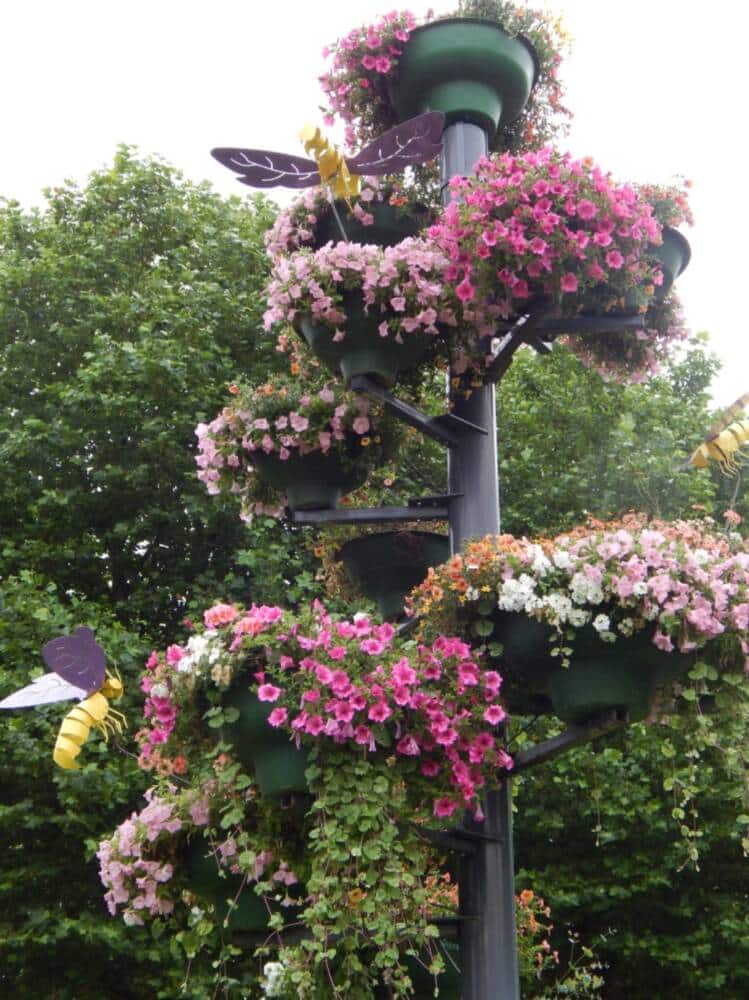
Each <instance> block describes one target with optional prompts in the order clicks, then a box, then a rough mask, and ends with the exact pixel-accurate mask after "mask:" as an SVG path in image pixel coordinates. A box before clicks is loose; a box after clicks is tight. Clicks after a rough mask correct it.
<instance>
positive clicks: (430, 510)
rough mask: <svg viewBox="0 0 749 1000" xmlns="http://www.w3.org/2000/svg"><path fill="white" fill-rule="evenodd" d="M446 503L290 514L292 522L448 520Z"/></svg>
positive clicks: (370, 522)
mask: <svg viewBox="0 0 749 1000" xmlns="http://www.w3.org/2000/svg"><path fill="white" fill-rule="evenodd" d="M448 517H449V511H448V508H447V505H446V504H432V505H425V506H423V507H352V508H350V509H349V510H347V509H346V508H345V507H344V508H342V509H341V510H338V509H335V510H295V511H293V512H291V513H290V514H289V520H290V521H291V523H292V524H380V523H388V522H391V521H446V520H447V519H448Z"/></svg>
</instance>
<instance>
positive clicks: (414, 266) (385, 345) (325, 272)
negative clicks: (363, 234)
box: [264, 239, 458, 385]
mask: <svg viewBox="0 0 749 1000" xmlns="http://www.w3.org/2000/svg"><path fill="white" fill-rule="evenodd" d="M446 265H447V260H446V259H445V257H444V255H443V254H442V253H440V252H439V251H438V250H436V249H435V247H434V245H433V244H432V242H431V241H428V240H421V239H407V240H404V241H403V242H402V243H399V244H398V245H397V246H394V247H386V248H382V247H375V246H368V245H360V244H356V243H337V244H333V245H328V246H325V247H323V248H322V249H320V250H318V251H317V252H316V253H314V254H313V253H310V252H309V251H304V250H302V251H299V252H298V253H295V254H292V255H291V256H290V257H288V258H279V259H277V260H276V261H275V263H274V269H273V273H272V277H271V281H270V284H269V286H268V289H267V296H268V303H269V308H268V310H267V311H266V313H265V317H264V319H265V327H266V329H267V330H270V329H271V328H272V327H273V326H274V324H276V323H292V324H293V325H294V326H295V327H296V329H297V330H298V331H299V332H300V333H301V335H302V336H303V337H304V339H305V340H306V341H307V343H308V345H309V346H310V348H311V350H312V351H313V353H314V354H315V355H316V356H317V357H318V358H319V359H320V360H321V361H322V362H323V363H324V364H325V365H326V366H327V367H329V368H330V369H331V370H332V371H335V372H337V373H340V374H341V375H342V376H343V378H344V379H345V380H349V379H350V378H352V377H353V376H354V375H370V376H372V377H373V378H375V379H377V380H378V381H379V382H381V383H383V384H384V385H391V384H392V383H393V382H394V381H395V380H396V379H397V377H398V375H399V374H400V373H401V372H407V371H410V370H412V369H413V368H415V367H417V366H418V365H419V364H420V363H421V362H422V361H424V360H425V359H426V358H431V357H433V356H434V354H435V353H436V352H437V350H438V349H439V348H440V346H441V341H442V338H443V335H444V333H445V329H446V327H447V326H457V322H458V320H457V317H456V307H457V305H458V302H457V299H456V298H455V296H454V294H453V293H452V291H451V290H450V289H449V287H446V286H445V284H444V282H443V279H442V274H443V271H444V269H445V267H446Z"/></svg>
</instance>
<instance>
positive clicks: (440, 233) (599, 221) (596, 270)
mask: <svg viewBox="0 0 749 1000" xmlns="http://www.w3.org/2000/svg"><path fill="white" fill-rule="evenodd" d="M451 188H452V190H453V193H454V195H455V198H456V200H455V201H453V202H451V204H449V205H448V206H447V207H446V208H445V210H444V212H443V213H442V215H441V217H440V219H439V220H438V221H437V222H436V223H435V225H433V226H432V227H431V228H430V230H429V233H430V235H431V236H432V238H433V239H434V240H435V242H436V243H437V245H438V246H439V248H440V249H441V250H442V251H443V252H444V253H445V254H446V255H447V256H448V257H449V259H450V266H449V268H448V270H447V271H446V272H445V279H446V280H447V281H449V282H451V283H452V284H453V286H454V290H455V294H456V295H457V297H458V298H459V299H460V300H461V302H462V303H463V304H464V309H467V308H469V307H470V308H472V309H473V310H474V312H475V317H476V320H477V326H481V325H490V323H491V320H492V319H493V320H494V321H495V322H496V321H497V320H500V321H504V322H515V321H517V319H518V318H519V317H521V316H522V315H524V314H525V313H527V312H528V311H529V310H531V311H532V310H534V309H543V310H544V311H545V312H546V313H547V314H550V315H551V316H553V317H554V318H555V320H556V321H557V322H559V321H560V320H562V319H568V318H569V320H570V330H569V332H570V333H574V332H575V323H574V320H575V319H576V318H578V317H579V316H580V315H584V316H586V317H587V316H591V315H593V316H595V315H611V314H621V313H623V312H624V313H627V314H638V313H641V314H643V329H642V330H626V331H624V333H623V334H622V335H621V337H620V340H619V341H617V342H616V344H615V345H614V347H615V349H612V345H611V344H610V343H608V342H607V341H606V338H602V337H600V336H599V335H598V334H597V333H596V332H595V331H591V333H592V336H590V338H589V344H588V354H589V356H590V358H591V362H586V363H593V364H595V362H596V360H601V361H605V362H606V363H607V365H608V366H609V367H610V368H611V370H612V371H613V372H615V373H616V374H618V375H619V376H620V377H622V378H630V379H632V380H640V379H641V378H642V377H643V375H644V374H645V373H647V372H648V371H650V370H651V369H652V367H653V363H654V362H655V361H658V360H662V359H663V358H665V357H667V356H668V353H669V350H670V348H671V344H672V342H673V341H674V340H676V339H678V333H679V332H680V331H677V330H675V329H670V328H668V329H662V328H660V327H659V326H658V325H654V324H648V323H646V322H645V318H644V316H645V313H646V311H647V310H648V308H649V306H650V305H652V303H653V302H654V295H655V292H656V289H657V288H658V287H659V286H661V285H662V283H663V277H664V276H663V272H662V270H661V268H660V266H659V263H658V258H657V252H658V246H657V245H658V244H660V240H661V225H660V223H659V222H658V220H657V218H656V216H655V214H654V209H653V206H652V205H650V203H649V202H648V201H647V200H646V199H645V197H644V196H643V195H642V194H641V193H638V191H637V190H636V189H635V188H634V187H633V186H632V185H629V184H617V183H615V182H614V181H613V179H612V178H611V177H610V175H608V174H606V173H604V172H603V171H602V170H601V169H600V168H599V167H597V166H595V164H593V163H592V162H591V161H590V160H587V159H586V160H575V159H573V158H572V157H571V156H570V155H569V154H563V153H559V152H557V151H556V150H554V149H551V148H550V147H546V148H544V149H540V150H538V151H536V152H533V153H527V154H524V155H523V156H518V157H513V156H510V155H508V154H504V155H502V156H494V157H491V158H486V159H483V160H481V161H480V162H479V164H478V167H477V171H476V176H475V177H470V178H461V177H455V178H453V180H452V181H451ZM654 244H655V245H656V246H654ZM482 317H483V319H484V323H483V324H480V323H479V322H478V320H480V319H481V318H482ZM565 332H566V331H565ZM580 336H581V337H582V336H585V334H582V333H581V334H580Z"/></svg>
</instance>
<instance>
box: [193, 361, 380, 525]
mask: <svg viewBox="0 0 749 1000" xmlns="http://www.w3.org/2000/svg"><path fill="white" fill-rule="evenodd" d="M300 347H301V345H300ZM295 367H296V373H295V374H294V375H293V376H291V377H286V376H280V375H279V376H278V377H276V378H275V379H274V380H273V381H272V382H268V383H266V384H265V385H261V386H245V385H234V386H232V392H233V393H234V399H233V400H232V403H231V404H230V405H229V406H226V407H224V409H223V410H222V411H221V413H220V414H219V415H218V416H217V417H216V419H215V420H212V421H211V423H210V424H199V425H198V427H197V429H196V432H195V433H196V435H197V437H198V455H197V457H196V463H197V464H198V466H199V468H200V471H199V473H198V476H199V478H200V479H201V480H202V481H203V482H204V483H205V484H206V486H207V487H208V491H209V492H210V493H221V492H226V493H230V494H235V495H239V496H240V497H241V499H242V506H243V514H242V516H243V517H245V518H247V519H249V518H251V517H252V516H253V515H254V514H260V513H264V514H276V515H278V514H281V513H282V511H283V504H284V502H285V504H286V505H287V506H288V507H289V508H290V509H291V510H308V509H312V510H325V509H332V508H334V507H335V506H336V504H337V503H338V501H339V499H340V498H341V497H342V496H343V495H344V494H346V493H349V492H351V491H352V490H354V489H356V488H357V487H358V486H360V485H361V484H362V483H363V482H364V481H365V480H366V478H367V476H368V474H369V472H370V471H371V469H373V468H374V467H375V466H376V465H378V464H380V463H381V462H383V461H385V460H386V459H387V456H388V454H389V452H390V450H392V449H394V447H395V442H396V440H397V438H398V429H397V428H396V427H395V426H394V421H393V420H392V419H390V418H388V417H386V416H385V415H384V414H383V413H382V412H381V409H380V408H378V407H377V406H373V405H371V404H370V402H369V401H368V400H367V399H366V398H365V397H363V396H357V395H355V394H353V393H350V392H347V391H346V390H345V389H343V388H342V387H341V386H340V385H336V384H330V383H328V382H323V381H321V379H320V375H319V372H318V373H315V372H312V371H310V372H309V373H304V376H305V377H301V378H300V371H299V363H298V360H295V361H294V362H293V364H292V369H294V368H295ZM284 498H285V500H284Z"/></svg>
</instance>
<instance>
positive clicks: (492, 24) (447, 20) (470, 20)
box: [405, 17, 541, 92]
mask: <svg viewBox="0 0 749 1000" xmlns="http://www.w3.org/2000/svg"><path fill="white" fill-rule="evenodd" d="M440 24H483V25H485V26H486V27H487V28H494V29H495V31H499V32H501V33H502V34H503V35H505V37H507V38H511V39H512V40H513V41H514V42H520V44H521V45H523V46H524V47H525V48H526V49H527V50H528V54H529V55H530V57H531V60H532V61H533V83H532V84H531V92H532V91H533V88H534V87H535V86H536V83H537V82H538V77H539V74H540V72H541V64H540V63H539V60H538V53H537V52H536V50H535V48H534V46H533V44H532V43H531V41H530V40H529V39H528V38H526V37H525V35H511V34H509V33H508V32H507V31H505V29H504V28H503V27H501V26H500V25H499V24H497V22H496V21H492V20H491V19H490V18H488V17H438V18H435V19H434V20H433V21H428V22H427V23H426V24H420V25H419V27H418V28H414V29H413V31H412V32H411V34H410V35H409V38H413V36H414V35H416V34H418V33H419V32H420V31H427V30H428V29H429V28H433V27H434V26H435V25H440ZM405 45H408V42H406V43H405Z"/></svg>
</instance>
